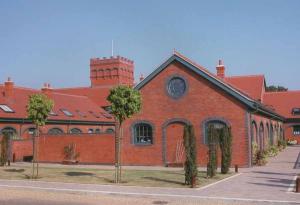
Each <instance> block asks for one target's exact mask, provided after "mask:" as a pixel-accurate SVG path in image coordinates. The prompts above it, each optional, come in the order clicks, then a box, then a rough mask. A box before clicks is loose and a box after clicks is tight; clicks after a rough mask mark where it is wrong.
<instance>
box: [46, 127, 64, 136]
mask: <svg viewBox="0 0 300 205" xmlns="http://www.w3.org/2000/svg"><path fill="white" fill-rule="evenodd" d="M63 133H64V131H62V129H60V128H57V127H54V128H51V129H50V130H48V134H49V135H60V134H63Z"/></svg>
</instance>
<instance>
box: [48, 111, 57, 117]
mask: <svg viewBox="0 0 300 205" xmlns="http://www.w3.org/2000/svg"><path fill="white" fill-rule="evenodd" d="M49 115H51V116H57V115H58V114H56V113H55V112H54V111H53V110H51V111H50V113H49Z"/></svg>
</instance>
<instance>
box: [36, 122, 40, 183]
mask: <svg viewBox="0 0 300 205" xmlns="http://www.w3.org/2000/svg"><path fill="white" fill-rule="evenodd" d="M36 132H37V139H36V145H35V146H36V178H38V176H39V139H40V130H39V126H38V125H37V127H36Z"/></svg>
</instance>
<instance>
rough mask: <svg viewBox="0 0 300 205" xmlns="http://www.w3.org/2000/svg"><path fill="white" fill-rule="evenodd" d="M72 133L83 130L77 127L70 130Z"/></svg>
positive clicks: (79, 132)
mask: <svg viewBox="0 0 300 205" xmlns="http://www.w3.org/2000/svg"><path fill="white" fill-rule="evenodd" d="M70 133H71V134H81V133H82V131H81V129H79V128H76V127H75V128H72V129H71V130H70Z"/></svg>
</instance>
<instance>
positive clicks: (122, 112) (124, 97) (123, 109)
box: [107, 85, 142, 183]
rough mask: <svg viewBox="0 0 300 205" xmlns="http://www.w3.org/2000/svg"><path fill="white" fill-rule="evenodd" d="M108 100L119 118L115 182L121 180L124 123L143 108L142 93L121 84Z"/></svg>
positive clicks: (114, 113) (113, 112)
mask: <svg viewBox="0 0 300 205" xmlns="http://www.w3.org/2000/svg"><path fill="white" fill-rule="evenodd" d="M107 100H108V101H109V102H110V103H111V113H112V114H113V115H114V116H115V119H116V120H117V127H118V129H117V130H116V131H117V132H116V139H115V166H116V171H115V182H116V183H119V182H121V144H122V137H123V129H122V123H123V122H124V121H125V120H126V119H127V118H130V117H131V116H132V115H134V114H135V113H137V112H139V111H140V109H141V104H142V101H141V95H140V93H139V91H137V90H134V89H133V88H131V87H128V86H124V85H120V86H118V87H115V88H113V89H111V90H110V94H109V95H108V97H107Z"/></svg>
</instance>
